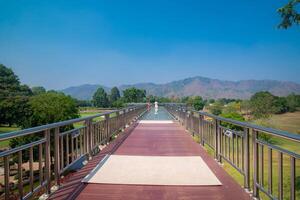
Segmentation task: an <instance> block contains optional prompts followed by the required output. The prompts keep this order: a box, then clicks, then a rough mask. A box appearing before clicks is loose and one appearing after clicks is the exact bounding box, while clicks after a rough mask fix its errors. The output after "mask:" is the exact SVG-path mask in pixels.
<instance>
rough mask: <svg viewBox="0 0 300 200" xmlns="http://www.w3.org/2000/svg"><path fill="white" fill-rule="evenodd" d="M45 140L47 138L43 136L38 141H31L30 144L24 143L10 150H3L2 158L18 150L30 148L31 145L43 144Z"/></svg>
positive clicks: (0, 155)
mask: <svg viewBox="0 0 300 200" xmlns="http://www.w3.org/2000/svg"><path fill="white" fill-rule="evenodd" d="M45 142H46V139H45V138H43V139H40V140H38V141H34V142H31V143H28V144H24V145H22V146H18V147H16V148H14V149H9V150H6V151H2V152H0V158H1V157H4V156H8V155H11V154H13V153H17V152H18V151H22V150H24V149H28V148H30V147H34V146H36V145H39V144H43V143H45Z"/></svg>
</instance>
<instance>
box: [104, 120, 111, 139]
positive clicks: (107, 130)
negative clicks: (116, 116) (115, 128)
mask: <svg viewBox="0 0 300 200" xmlns="http://www.w3.org/2000/svg"><path fill="white" fill-rule="evenodd" d="M109 120H110V116H109V114H106V115H105V137H106V138H105V140H106V143H108V142H109V140H110V123H109Z"/></svg>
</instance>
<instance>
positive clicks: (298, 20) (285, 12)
mask: <svg viewBox="0 0 300 200" xmlns="http://www.w3.org/2000/svg"><path fill="white" fill-rule="evenodd" d="M299 3H300V0H290V1H289V2H288V3H287V4H286V5H284V6H283V7H281V8H279V9H278V10H277V12H278V13H279V14H280V15H281V18H282V21H281V23H280V24H279V25H278V27H279V28H283V29H287V28H289V27H291V26H292V25H293V24H296V25H299V24H300V14H299ZM297 6H298V7H297Z"/></svg>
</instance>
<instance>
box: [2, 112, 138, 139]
mask: <svg viewBox="0 0 300 200" xmlns="http://www.w3.org/2000/svg"><path fill="white" fill-rule="evenodd" d="M130 108H135V107H129V108H124V109H122V110H127V109H130ZM118 111H119V110H113V111H109V112H104V113H99V114H96V115H93V116H87V117H82V118H76V119H70V120H66V121H62V122H56V123H52V124H46V125H42V126H37V127H33V128H28V129H24V130H20V131H13V132H9V133H2V134H0V141H3V140H7V139H12V138H16V137H20V136H25V135H30V134H33V133H38V132H42V131H45V130H47V129H53V128H56V127H62V126H66V125H69V124H73V123H76V122H81V121H86V120H89V119H93V118H96V117H100V116H105V115H108V114H112V113H115V112H118Z"/></svg>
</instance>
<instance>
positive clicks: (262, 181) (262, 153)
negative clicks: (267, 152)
mask: <svg viewBox="0 0 300 200" xmlns="http://www.w3.org/2000/svg"><path fill="white" fill-rule="evenodd" d="M259 171H260V185H261V187H264V145H263V144H261V145H260V170H259Z"/></svg>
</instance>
